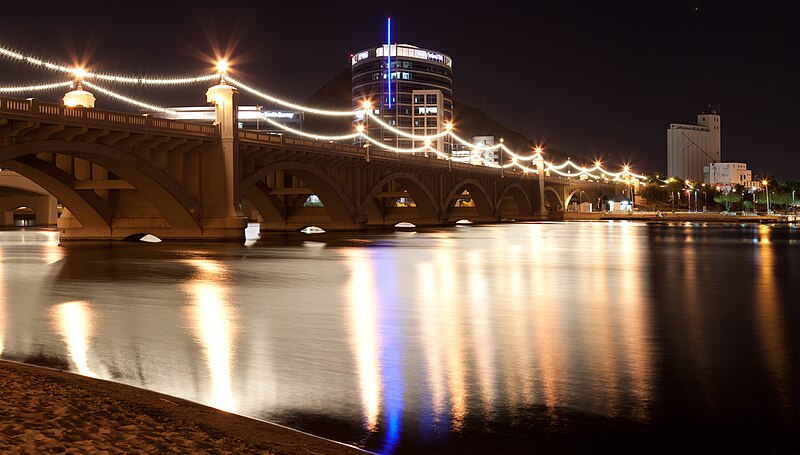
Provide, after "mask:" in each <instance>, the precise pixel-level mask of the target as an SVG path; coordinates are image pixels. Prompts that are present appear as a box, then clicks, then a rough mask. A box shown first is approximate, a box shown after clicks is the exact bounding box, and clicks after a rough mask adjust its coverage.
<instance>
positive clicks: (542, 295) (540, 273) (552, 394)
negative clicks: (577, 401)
mask: <svg viewBox="0 0 800 455" xmlns="http://www.w3.org/2000/svg"><path fill="white" fill-rule="evenodd" d="M529 228H530V232H531V238H530V242H531V256H532V257H533V258H534V259H533V262H532V264H531V268H530V274H529V276H528V279H529V280H530V281H531V282H532V283H534V286H533V290H532V291H533V292H532V293H531V296H530V300H531V301H532V304H531V316H530V317H531V331H532V332H533V350H534V352H535V358H536V359H537V361H538V368H537V371H538V373H539V374H538V376H539V377H540V378H539V388H540V389H541V393H542V399H543V401H544V405H545V406H546V407H547V409H548V411H549V412H550V413H551V414H552V413H554V412H555V411H556V408H557V407H558V406H559V405H563V404H565V403H561V396H562V395H563V392H562V390H561V389H562V386H563V382H561V381H560V379H561V378H563V377H564V367H563V366H562V359H563V358H565V357H566V353H567V351H566V350H565V349H563V346H562V343H561V340H560V339H559V333H558V331H559V327H560V320H559V319H560V314H559V313H560V305H562V304H563V302H562V301H560V300H559V299H558V298H556V297H557V296H558V295H559V291H558V289H557V288H556V286H557V284H556V283H559V282H560V280H559V277H558V276H557V272H554V271H553V270H552V269H551V267H550V265H549V264H548V263H547V261H546V258H547V255H548V254H549V250H550V248H551V247H550V246H549V245H551V244H552V243H553V242H552V241H551V239H547V238H545V236H544V232H545V230H544V225H541V224H531V225H529ZM556 247H558V246H556Z"/></svg>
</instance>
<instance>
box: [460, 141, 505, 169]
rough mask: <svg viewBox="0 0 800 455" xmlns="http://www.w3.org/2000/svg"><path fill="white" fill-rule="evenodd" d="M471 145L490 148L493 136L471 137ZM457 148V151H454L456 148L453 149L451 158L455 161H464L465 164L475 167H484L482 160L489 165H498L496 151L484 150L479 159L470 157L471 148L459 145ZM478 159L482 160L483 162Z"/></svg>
mask: <svg viewBox="0 0 800 455" xmlns="http://www.w3.org/2000/svg"><path fill="white" fill-rule="evenodd" d="M472 143H473V144H475V145H478V146H481V147H492V146H493V145H494V136H473V137H472ZM458 147H459V148H458V149H456V146H454V147H453V158H455V159H456V160H466V161H467V162H469V163H471V164H476V165H485V163H484V161H483V160H485V161H487V162H489V163H494V164H498V159H497V156H498V153H497V149H494V150H484V151H483V152H482V153H481V155H480V157H478V156H473V155H472V149H471V148H468V147H465V146H463V145H459V146H458ZM480 158H483V160H481V159H480Z"/></svg>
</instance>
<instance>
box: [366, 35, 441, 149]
mask: <svg viewBox="0 0 800 455" xmlns="http://www.w3.org/2000/svg"><path fill="white" fill-rule="evenodd" d="M351 65H352V69H353V79H352V83H353V88H352V95H353V107H354V108H355V109H361V108H362V107H363V103H364V101H369V102H370V106H371V109H372V110H373V113H374V114H375V115H376V116H377V117H378V118H380V120H381V121H383V122H385V123H387V124H388V125H391V126H392V127H394V128H397V129H399V130H401V131H404V132H407V133H411V134H417V135H423V136H425V135H427V136H432V135H435V134H437V133H440V132H442V131H444V130H445V127H446V124H447V123H449V122H452V120H453V79H452V74H453V73H452V68H453V61H452V59H451V58H450V57H449V56H447V55H445V54H442V53H441V52H437V51H431V50H426V49H421V48H418V47H416V46H412V45H410V44H392V45H391V46H389V45H382V46H377V47H372V48H369V49H366V50H363V51H361V52H358V53H356V54H354V55H353V56H352V59H351ZM357 121H366V127H367V132H368V134H369V135H370V136H371V137H374V138H380V140H381V141H383V142H384V143H386V144H387V145H389V146H392V147H399V148H412V147H422V146H424V145H425V141H424V140H412V139H410V138H407V137H403V136H402V135H398V134H396V133H394V132H393V131H391V130H389V129H387V128H384V127H382V126H381V125H378V124H376V123H377V122H372V124H370V123H369V120H368V119H366V120H364V119H357ZM430 143H431V147H433V148H434V149H436V150H438V151H439V152H441V153H446V154H449V153H450V151H451V150H452V141H451V139H450V138H449V137H443V138H438V139H432V140H431V141H430Z"/></svg>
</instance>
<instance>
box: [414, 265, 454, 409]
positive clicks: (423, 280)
mask: <svg viewBox="0 0 800 455" xmlns="http://www.w3.org/2000/svg"><path fill="white" fill-rule="evenodd" d="M417 277H418V278H417V282H418V283H419V287H418V290H419V296H418V298H417V302H419V311H420V323H421V324H422V335H423V339H424V340H425V341H424V343H423V349H424V350H425V360H426V364H427V365H426V370H427V371H428V382H429V384H430V387H431V395H432V396H431V401H432V403H431V406H432V409H431V410H432V411H433V421H434V423H436V424H438V423H439V422H441V419H442V415H443V414H444V405H445V397H446V396H447V388H446V387H445V380H444V370H443V368H442V366H443V365H444V354H443V350H442V344H441V342H440V340H441V335H440V333H439V328H438V327H437V324H436V322H437V321H439V320H440V319H441V317H440V316H441V315H440V313H439V309H438V308H437V305H436V303H437V295H436V274H435V272H434V269H433V265H432V264H430V263H427V262H425V263H421V264H419V265H418V266H417Z"/></svg>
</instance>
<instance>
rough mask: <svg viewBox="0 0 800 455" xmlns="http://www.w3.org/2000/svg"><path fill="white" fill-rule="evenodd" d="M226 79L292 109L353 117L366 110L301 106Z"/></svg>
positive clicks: (227, 79) (235, 85) (243, 88)
mask: <svg viewBox="0 0 800 455" xmlns="http://www.w3.org/2000/svg"><path fill="white" fill-rule="evenodd" d="M225 80H226V81H227V82H229V83H230V84H231V85H233V86H234V87H237V88H240V89H242V90H244V91H247V92H250V93H252V94H253V95H256V96H258V97H260V98H263V99H265V100H267V101H272V102H273V103H276V104H280V105H282V106H286V107H289V108H292V109H297V110H298V111H303V112H310V113H312V114H319V115H330V116H339V117H345V116H349V117H352V116H354V115H358V114H362V113H363V112H364V111H363V110H360V111H327V110H324V109H315V108H312V107H306V106H301V105H299V104H294V103H290V102H289V101H284V100H282V99H280V98H276V97H274V96H270V95H267V94H266V93H263V92H260V91H258V90H256V89H254V88H251V87H248V86H246V85H244V84H243V83H241V82H239V81H237V80H235V79H232V78H230V77H228V76H226V77H225Z"/></svg>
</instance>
